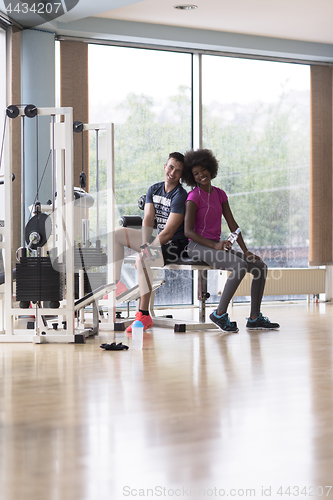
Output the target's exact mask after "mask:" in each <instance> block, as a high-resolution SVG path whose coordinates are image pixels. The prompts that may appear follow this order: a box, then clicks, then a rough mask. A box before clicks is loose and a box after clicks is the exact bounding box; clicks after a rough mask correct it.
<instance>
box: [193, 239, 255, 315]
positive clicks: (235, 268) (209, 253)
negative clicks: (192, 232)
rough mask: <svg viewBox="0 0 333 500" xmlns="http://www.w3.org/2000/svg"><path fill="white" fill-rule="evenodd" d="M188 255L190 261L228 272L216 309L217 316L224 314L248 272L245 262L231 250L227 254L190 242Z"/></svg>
mask: <svg viewBox="0 0 333 500" xmlns="http://www.w3.org/2000/svg"><path fill="white" fill-rule="evenodd" d="M188 255H189V256H190V258H191V259H194V260H201V261H203V262H206V264H208V265H209V266H211V267H213V268H214V269H224V270H227V271H230V275H229V276H228V279H227V281H226V284H225V287H224V290H223V292H222V295H221V299H220V302H219V305H218V309H217V310H218V314H219V315H221V314H224V313H225V312H226V311H227V308H228V305H229V303H230V301H231V299H232V297H233V296H234V294H235V292H236V290H237V288H238V286H239V284H240V282H241V281H242V279H243V278H244V276H245V274H246V273H247V271H248V265H247V262H246V260H244V259H242V258H240V257H239V256H238V255H236V253H235V252H233V251H232V250H230V251H229V252H226V251H224V250H214V249H212V248H208V247H205V246H203V245H199V244H198V243H194V242H193V241H190V243H189V245H188Z"/></svg>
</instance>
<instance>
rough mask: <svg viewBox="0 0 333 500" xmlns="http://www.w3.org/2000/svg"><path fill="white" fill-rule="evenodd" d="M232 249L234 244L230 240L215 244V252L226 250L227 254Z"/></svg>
mask: <svg viewBox="0 0 333 500" xmlns="http://www.w3.org/2000/svg"><path fill="white" fill-rule="evenodd" d="M231 247H232V244H231V243H230V241H228V240H223V241H216V242H215V243H214V249H215V250H225V251H226V252H228V251H229V250H230V248H231Z"/></svg>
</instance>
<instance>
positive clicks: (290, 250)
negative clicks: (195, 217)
mask: <svg viewBox="0 0 333 500" xmlns="http://www.w3.org/2000/svg"><path fill="white" fill-rule="evenodd" d="M203 104H204V118H203V144H204V147H208V148H210V149H212V150H213V151H214V153H215V154H216V155H217V157H218V159H219V163H220V169H219V174H218V178H217V180H216V183H217V184H218V185H219V186H220V187H221V188H223V189H224V190H225V191H226V192H227V194H228V196H229V201H230V205H231V206H232V210H233V212H234V215H235V216H236V220H237V221H238V223H239V225H240V227H241V228H242V232H243V235H244V237H245V239H246V241H247V242H248V244H249V246H250V247H251V248H253V249H257V250H258V251H260V253H261V254H262V256H263V257H264V258H265V261H266V262H267V263H268V265H269V266H270V267H279V266H280V267H307V265H308V247H309V171H310V69H309V66H303V65H296V64H286V63H278V62H267V61H254V60H247V59H236V58H228V57H214V56H204V57H203ZM224 229H225V231H227V229H226V228H224Z"/></svg>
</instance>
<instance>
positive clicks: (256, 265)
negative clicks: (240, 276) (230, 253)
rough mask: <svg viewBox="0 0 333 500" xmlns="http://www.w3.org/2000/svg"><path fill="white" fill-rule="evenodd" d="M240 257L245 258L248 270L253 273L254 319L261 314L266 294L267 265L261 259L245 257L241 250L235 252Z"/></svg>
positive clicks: (251, 315)
mask: <svg viewBox="0 0 333 500" xmlns="http://www.w3.org/2000/svg"><path fill="white" fill-rule="evenodd" d="M234 253H235V254H236V255H237V256H238V257H239V258H241V259H244V260H245V261H246V263H247V266H248V272H249V273H251V274H252V276H253V278H252V284H251V312H250V318H251V319H254V318H257V317H258V316H259V313H260V308H261V301H262V297H263V294H264V289H265V284H266V277H267V265H266V264H265V263H264V262H263V261H262V260H259V259H256V260H255V261H254V262H252V260H250V259H248V258H247V257H245V255H244V254H243V253H241V252H234Z"/></svg>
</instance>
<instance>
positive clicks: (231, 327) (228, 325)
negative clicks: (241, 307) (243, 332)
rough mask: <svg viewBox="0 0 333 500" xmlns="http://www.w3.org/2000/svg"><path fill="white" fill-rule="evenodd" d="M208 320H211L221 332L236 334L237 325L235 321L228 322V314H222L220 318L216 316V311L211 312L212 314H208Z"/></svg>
mask: <svg viewBox="0 0 333 500" xmlns="http://www.w3.org/2000/svg"><path fill="white" fill-rule="evenodd" d="M209 317H210V319H211V320H212V322H213V323H215V325H217V326H218V327H219V328H221V330H222V331H223V332H227V333H229V332H231V333H237V332H238V328H237V323H236V321H230V319H229V316H228V313H224V314H222V316H218V315H217V314H216V311H213V312H212V314H210V316H209Z"/></svg>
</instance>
